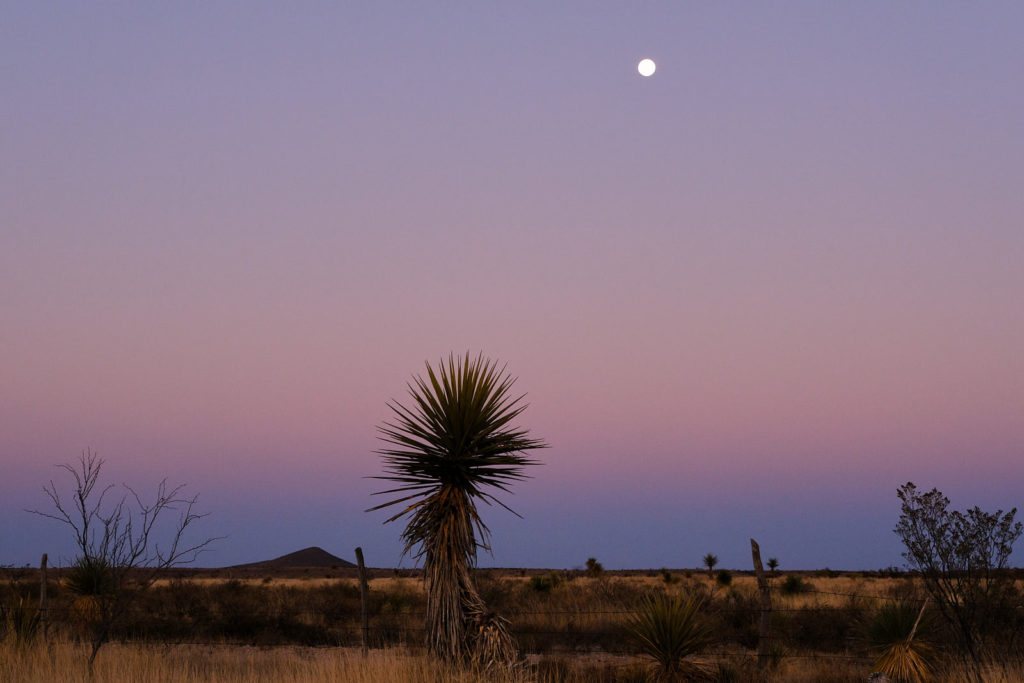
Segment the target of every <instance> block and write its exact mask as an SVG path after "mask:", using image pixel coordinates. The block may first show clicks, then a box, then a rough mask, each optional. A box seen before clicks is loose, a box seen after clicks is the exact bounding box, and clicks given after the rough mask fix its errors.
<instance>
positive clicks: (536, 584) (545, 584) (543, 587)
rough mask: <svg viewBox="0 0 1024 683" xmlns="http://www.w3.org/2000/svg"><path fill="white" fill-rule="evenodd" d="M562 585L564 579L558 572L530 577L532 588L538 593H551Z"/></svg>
mask: <svg viewBox="0 0 1024 683" xmlns="http://www.w3.org/2000/svg"><path fill="white" fill-rule="evenodd" d="M561 583H562V577H561V576H559V574H558V572H548V573H547V574H540V575H537V576H531V577H530V588H532V589H533V590H535V591H537V592H538V593H550V592H551V591H552V590H553V589H554V588H557V587H558V586H559V585H561Z"/></svg>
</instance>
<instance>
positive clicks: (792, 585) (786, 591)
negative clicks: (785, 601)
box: [779, 574, 811, 595]
mask: <svg viewBox="0 0 1024 683" xmlns="http://www.w3.org/2000/svg"><path fill="white" fill-rule="evenodd" d="M809 590H811V585H810V584H809V583H808V582H807V581H806V580H805V579H804V577H802V576H799V575H797V574H790V575H789V576H787V577H786V578H785V579H783V581H782V585H781V586H780V587H779V592H780V593H782V594H783V595H799V594H800V593H806V592H807V591H809Z"/></svg>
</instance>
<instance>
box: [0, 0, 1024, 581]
mask: <svg viewBox="0 0 1024 683" xmlns="http://www.w3.org/2000/svg"><path fill="white" fill-rule="evenodd" d="M555 5H557V6H553V4H552V3H548V2H536V3H533V2H529V3H484V2H465V3H393V4H392V3H379V2H373V3H361V4H359V3H298V4H296V5H289V6H287V7H286V6H282V4H281V3H263V2H246V3H236V2H209V3H207V2H203V3H172V4H165V3H136V2H110V3H86V4H83V3H76V2H38V3H36V2H21V3H15V2H12V3H3V4H2V5H0V314H2V323H0V563H8V564H10V563H14V564H24V563H27V562H32V563H36V562H38V560H39V556H40V554H41V553H43V552H48V553H49V554H50V556H51V558H56V557H61V558H64V559H65V560H67V559H69V558H71V557H72V556H73V555H72V554H73V548H72V546H71V543H70V536H69V534H67V533H66V532H65V531H64V530H63V529H61V528H59V526H57V525H55V524H53V523H50V522H48V521H46V520H43V519H40V518H36V517H33V516H31V515H29V514H27V513H25V512H24V511H23V510H24V509H25V508H38V507H43V506H44V505H45V503H46V500H45V498H44V497H43V495H42V492H41V486H42V485H43V483H45V482H46V481H47V480H48V479H49V478H51V477H56V476H58V475H59V472H57V471H56V470H54V469H53V465H54V464H55V463H60V462H67V461H71V460H73V459H74V458H75V457H77V455H78V454H79V453H80V452H81V451H82V450H84V449H85V448H91V449H93V450H94V451H96V452H98V453H99V454H100V456H102V457H104V458H106V459H107V461H108V465H107V467H108V471H109V473H110V475H111V477H112V480H113V481H117V482H120V481H127V482H129V483H132V484H135V485H138V486H141V487H142V488H148V487H151V486H153V485H154V484H155V483H156V482H157V481H159V479H160V478H161V477H165V476H166V477H168V478H169V479H170V480H171V481H174V482H187V483H188V484H189V486H190V490H192V491H196V492H199V493H200V500H201V503H202V507H203V509H205V510H207V511H209V512H211V513H212V514H211V516H210V517H209V518H207V519H206V520H204V524H203V526H202V531H204V532H206V533H207V535H226V536H227V538H226V539H225V540H223V541H220V542H218V543H217V545H216V549H215V550H214V551H213V552H211V553H210V554H208V555H206V556H205V557H204V558H203V560H202V562H201V564H204V565H208V566H219V565H226V564H233V563H239V562H249V561H256V560H261V559H266V558H269V557H273V556H276V555H281V554H284V553H287V552H291V551H293V550H297V549H299V548H302V547H305V546H309V545H319V546H322V547H324V548H326V549H327V550H329V551H331V552H333V553H335V554H338V555H341V556H343V557H346V558H349V559H351V558H352V556H353V553H352V548H354V547H355V546H357V545H361V546H362V547H363V548H364V549H365V551H366V556H367V561H368V563H369V564H371V565H375V566H393V565H395V564H396V563H397V562H398V560H399V554H400V544H399V538H398V537H399V533H400V531H401V527H400V526H398V525H397V524H391V525H387V526H381V522H382V521H383V519H385V517H386V515H384V514H383V513H381V512H377V513H364V512H363V510H364V509H365V508H367V507H370V506H371V505H373V504H374V503H375V502H376V499H374V498H372V497H371V495H370V494H371V493H372V492H373V491H374V490H377V489H378V488H379V484H380V483H379V482H374V481H373V480H370V479H367V478H366V477H369V476H373V475H375V474H379V473H380V460H379V456H377V455H375V454H374V449H375V448H377V447H378V442H377V439H376V432H375V427H376V425H378V424H380V423H381V422H382V421H383V420H384V419H386V418H387V417H388V409H387V407H386V403H387V401H388V400H390V399H398V400H403V399H404V396H405V390H406V389H405V383H406V382H407V381H408V380H409V378H410V377H411V375H412V374H413V373H417V372H421V371H422V369H423V363H424V361H427V360H429V361H432V362H433V361H436V360H437V359H439V358H441V357H442V356H447V354H449V353H450V352H455V353H462V352H465V351H467V350H470V351H473V352H476V351H478V350H482V351H483V352H484V353H485V354H487V355H489V356H492V357H495V358H499V359H501V360H502V361H504V362H506V363H508V367H509V370H510V371H511V372H512V373H513V374H514V375H516V376H518V378H519V380H518V384H517V388H518V389H519V390H521V391H523V392H526V393H527V394H528V400H529V402H530V408H529V409H528V410H527V411H526V413H525V414H524V415H523V417H522V424H523V425H524V426H527V427H529V428H530V429H531V430H532V434H533V435H534V436H537V437H540V438H543V439H545V440H546V441H548V442H549V443H550V444H551V448H550V449H549V450H547V451H545V452H543V454H542V457H543V459H544V461H545V464H544V466H543V467H537V468H534V469H533V471H532V474H533V476H534V478H533V479H531V480H530V481H528V482H525V483H523V484H522V485H521V486H518V487H517V488H516V490H515V495H513V496H512V497H510V498H509V499H508V500H507V502H508V503H509V504H511V505H512V507H513V508H515V509H516V510H517V511H518V512H520V513H521V514H522V515H523V519H517V518H516V517H514V516H512V515H510V514H508V513H507V512H505V511H502V510H500V509H495V510H490V509H488V510H485V520H486V521H487V522H488V524H490V526H491V528H492V530H493V532H494V537H493V542H494V554H493V557H491V556H486V555H485V556H483V557H482V564H484V565H498V566H546V567H571V566H578V565H582V564H583V563H584V561H585V560H586V558H587V557H590V556H595V557H597V558H598V559H599V560H601V561H602V562H603V563H604V564H605V566H607V567H613V568H619V567H661V566H670V567H682V566H695V565H698V564H700V559H701V557H702V556H703V555H704V554H705V553H708V552H713V553H715V554H717V555H718V556H719V557H720V564H721V566H724V567H733V568H747V567H749V566H750V556H749V543H748V539H749V538H750V537H751V536H753V537H755V538H757V540H758V541H759V542H760V545H761V548H762V551H763V553H764V554H765V556H774V557H778V558H779V561H780V563H781V566H782V567H783V568H787V567H790V568H820V567H825V566H829V567H832V568H849V569H859V568H878V567H882V566H888V565H895V564H901V562H902V559H901V557H900V550H901V548H900V545H899V542H898V540H897V539H896V537H895V535H894V534H893V533H892V531H891V530H892V528H893V526H894V525H895V522H896V519H897V517H898V512H899V506H898V501H897V499H896V495H895V494H896V489H897V487H898V486H899V485H900V484H902V483H904V482H906V481H907V480H913V481H914V482H916V483H917V484H918V485H919V486H920V487H922V488H925V489H927V488H931V487H932V486H936V487H938V488H940V489H941V490H943V491H944V492H945V493H946V494H947V495H949V496H950V498H951V499H952V500H953V504H954V506H956V507H966V506H971V505H975V504H977V505H980V506H982V507H983V508H986V509H990V510H995V509H996V508H1003V509H1007V508H1011V507H1015V506H1018V505H1021V504H1022V503H1024V494H1022V492H1024V466H1022V464H1024V419H1022V416H1024V352H1022V349H1024V220H1022V218H1024V88H1022V87H1021V84H1022V83H1024V41H1022V40H1021V35H1022V30H1024V4H1021V3H1019V2H1005V3H997V2H992V3H988V2H982V3H969V4H966V3H943V4H937V3H930V2H903V3H890V2H858V3H820V2H814V3H810V2H809V3H792V2H784V3H770V5H769V4H768V3H727V2H723V3H704V2H701V3H698V2H685V3H684V2H665V3H653V2H652V3H622V2H616V3H594V2H586V3H555ZM643 57H651V58H653V59H655V60H656V61H657V63H658V71H657V73H656V74H655V76H654V77H652V78H649V79H644V78H642V77H640V76H639V75H638V74H637V72H636V64H637V62H638V61H639V60H640V59H641V58H643ZM60 481H62V480H60V479H58V482H60ZM1021 557H1022V555H1021V551H1018V553H1017V554H1016V556H1015V561H1016V562H1017V563H1018V564H1019V563H1020V561H1021ZM405 563H406V565H409V564H410V561H409V560H408V559H407V560H406V561H405Z"/></svg>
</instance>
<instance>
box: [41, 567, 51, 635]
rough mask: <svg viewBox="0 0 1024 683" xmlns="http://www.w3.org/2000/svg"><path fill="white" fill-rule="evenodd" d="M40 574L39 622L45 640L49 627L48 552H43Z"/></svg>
mask: <svg viewBox="0 0 1024 683" xmlns="http://www.w3.org/2000/svg"><path fill="white" fill-rule="evenodd" d="M39 574H40V579H39V622H40V624H42V626H43V640H44V641H45V640H46V636H47V629H48V628H49V623H48V620H47V618H46V616H47V615H46V553H43V559H42V561H41V562H40V563H39Z"/></svg>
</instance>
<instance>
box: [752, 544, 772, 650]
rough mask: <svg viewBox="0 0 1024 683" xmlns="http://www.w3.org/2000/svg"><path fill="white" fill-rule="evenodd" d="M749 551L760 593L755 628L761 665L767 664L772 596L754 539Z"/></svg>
mask: <svg viewBox="0 0 1024 683" xmlns="http://www.w3.org/2000/svg"><path fill="white" fill-rule="evenodd" d="M750 553H751V555H753V556H754V575H755V576H756V577H757V589H758V592H759V593H760V595H761V622H760V624H759V625H758V629H757V663H758V665H760V666H762V667H763V666H766V665H767V664H768V657H769V650H768V648H769V645H770V643H771V633H770V631H771V619H772V597H771V589H770V588H769V587H768V579H767V578H765V575H764V566H762V565H761V548H760V547H759V546H758V545H757V541H755V540H754V539H750Z"/></svg>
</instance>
